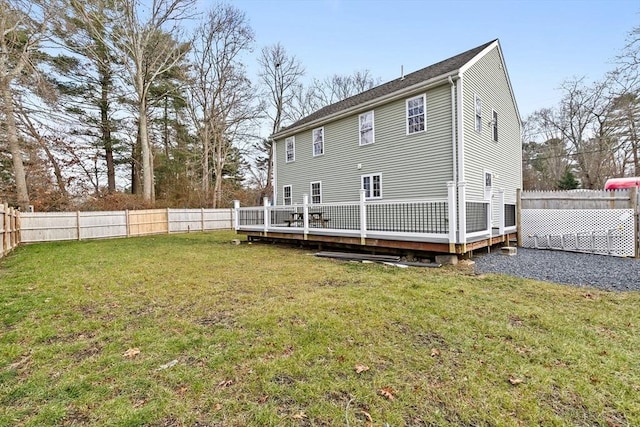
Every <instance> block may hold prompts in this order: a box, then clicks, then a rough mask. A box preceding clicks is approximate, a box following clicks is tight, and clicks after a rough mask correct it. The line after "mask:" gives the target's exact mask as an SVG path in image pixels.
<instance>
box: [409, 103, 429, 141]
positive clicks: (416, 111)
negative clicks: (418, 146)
mask: <svg viewBox="0 0 640 427" xmlns="http://www.w3.org/2000/svg"><path fill="white" fill-rule="evenodd" d="M425 104H426V99H425V96H424V95H420V96H416V97H415V98H411V99H407V134H412V133H417V132H422V131H424V130H425V129H426V123H427V116H426V112H427V109H426V106H425Z"/></svg>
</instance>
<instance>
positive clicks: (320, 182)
mask: <svg viewBox="0 0 640 427" xmlns="http://www.w3.org/2000/svg"><path fill="white" fill-rule="evenodd" d="M313 184H318V188H319V189H320V194H319V196H320V201H319V202H318V203H322V181H313V182H310V183H309V195H310V196H309V203H311V204H314V205H315V204H318V203H314V202H313Z"/></svg>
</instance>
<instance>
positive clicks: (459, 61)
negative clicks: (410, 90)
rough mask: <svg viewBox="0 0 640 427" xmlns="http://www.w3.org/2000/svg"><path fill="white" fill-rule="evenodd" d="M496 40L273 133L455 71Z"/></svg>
mask: <svg viewBox="0 0 640 427" xmlns="http://www.w3.org/2000/svg"><path fill="white" fill-rule="evenodd" d="M495 41H496V40H492V41H490V42H488V43H485V44H483V45H481V46H478V47H475V48H473V49H471V50H468V51H466V52H463V53H461V54H459V55H456V56H452V57H451V58H449V59H445V60H444V61H441V62H438V63H436V64H433V65H430V66H428V67H426V68H423V69H421V70H418V71H415V72H413V73H411V74H407V75H406V76H404V78H403V79H400V78H397V79H395V80H392V81H390V82H387V83H383V84H381V85H380V86H376V87H374V88H371V89H369V90H367V91H364V92H362V93H359V94H357V95H354V96H352V97H349V98H346V99H343V100H342V101H338V102H336V103H334V104H331V105H328V106H326V107H324V108H321V109H319V110H318V111H316V112H314V113H311V114H309V115H308V116H306V117H303V118H302V119H300V120H298V121H297V122H295V123H293V124H292V125H290V126H287V127H286V128H283V129H280V131H278V132H276V134H275V135H277V134H279V133H282V132H286V131H288V130H292V129H294V128H297V127H300V126H302V125H305V124H307V123H310V122H313V121H316V120H319V119H322V118H323V117H327V116H330V115H332V114H336V113H339V112H341V111H343V110H347V109H349V108H351V107H355V106H357V105H359V104H363V103H365V102H368V101H372V100H374V99H376V98H380V97H383V96H385V95H389V94H392V93H393V92H396V91H399V90H401V89H404V88H407V87H410V86H413V85H415V84H418V83H420V82H424V81H427V80H430V79H433V78H434V77H438V76H442V75H444V74H448V73H450V72H452V71H455V70H457V69H459V68H461V67H462V66H463V65H464V64H466V63H467V62H469V61H470V60H471V59H473V57H475V56H476V55H477V54H479V53H480V52H482V51H483V50H484V49H485V48H486V47H488V46H489V45H490V44H491V43H493V42H495Z"/></svg>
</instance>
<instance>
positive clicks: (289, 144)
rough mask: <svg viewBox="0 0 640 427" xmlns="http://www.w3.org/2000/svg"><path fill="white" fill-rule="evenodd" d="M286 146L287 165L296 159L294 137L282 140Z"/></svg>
mask: <svg viewBox="0 0 640 427" xmlns="http://www.w3.org/2000/svg"><path fill="white" fill-rule="evenodd" d="M284 143H285V145H286V159H287V163H289V162H293V161H295V159H296V139H295V136H291V137H289V138H287V139H285V140H284Z"/></svg>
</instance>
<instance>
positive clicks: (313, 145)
mask: <svg viewBox="0 0 640 427" xmlns="http://www.w3.org/2000/svg"><path fill="white" fill-rule="evenodd" d="M317 130H321V131H322V153H320V154H316V148H315V147H316V141H315V133H316V131H317ZM324 139H325V134H324V126H323V127H319V128H315V129H313V130H312V131H311V153H312V154H313V157H319V156H323V155H324Z"/></svg>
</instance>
